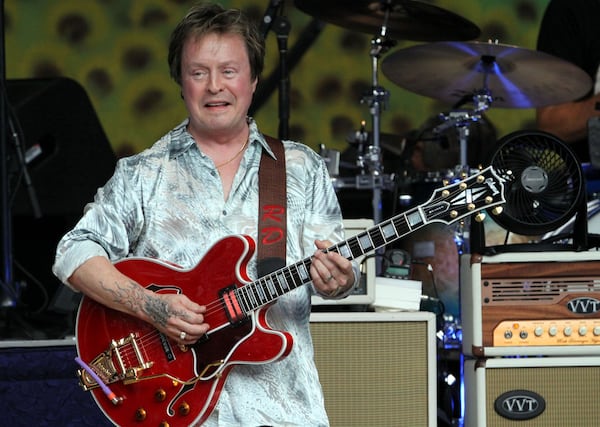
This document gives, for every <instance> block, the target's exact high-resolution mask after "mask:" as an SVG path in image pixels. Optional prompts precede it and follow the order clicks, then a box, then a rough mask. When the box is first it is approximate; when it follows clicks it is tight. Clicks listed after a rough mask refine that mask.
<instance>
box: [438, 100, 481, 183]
mask: <svg viewBox="0 0 600 427" xmlns="http://www.w3.org/2000/svg"><path fill="white" fill-rule="evenodd" d="M491 100H492V97H491V95H490V93H489V91H488V90H487V89H484V90H482V91H479V92H477V93H476V94H475V95H473V103H474V105H475V106H474V108H473V109H472V110H454V111H451V112H450V113H448V114H440V116H439V117H440V118H441V119H442V120H444V122H443V123H442V124H440V125H438V126H436V127H435V128H434V129H433V133H435V134H441V133H443V132H445V131H446V130H448V129H450V128H453V127H454V128H456V130H457V132H458V138H459V142H460V165H459V168H460V169H461V170H460V172H467V173H468V172H469V165H468V163H467V140H468V139H469V126H470V125H471V123H474V122H478V121H479V120H481V118H482V116H481V115H482V113H483V112H485V111H486V110H487V109H488V108H489V106H490V103H491Z"/></svg>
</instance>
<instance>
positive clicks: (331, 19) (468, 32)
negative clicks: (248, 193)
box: [295, 0, 592, 224]
mask: <svg viewBox="0 0 600 427" xmlns="http://www.w3.org/2000/svg"><path fill="white" fill-rule="evenodd" d="M295 6H296V7H297V8H298V9H299V10H301V11H303V12H304V13H306V14H308V15H310V16H313V17H315V18H317V19H319V20H322V21H324V22H327V23H331V24H333V25H336V26H340V27H343V28H346V29H349V30H351V31H358V32H361V33H366V34H370V35H373V38H372V40H371V49H370V52H369V55H370V59H371V65H372V67H371V72H372V82H371V83H372V86H371V88H370V91H369V93H367V94H365V95H364V97H363V99H361V103H363V104H367V105H368V106H369V112H370V114H371V121H372V130H371V131H370V132H366V131H365V128H364V124H363V127H362V128H361V130H359V131H357V132H356V136H355V138H354V139H353V140H352V141H350V142H353V143H355V144H357V145H358V147H359V149H358V153H357V159H356V164H355V168H354V169H355V170H356V169H357V176H354V177H336V176H334V177H333V178H332V179H333V181H334V185H335V186H336V187H337V188H356V189H369V190H371V191H372V195H373V197H372V209H373V220H374V222H375V223H376V224H377V223H379V222H381V220H382V218H381V216H382V212H381V192H382V190H388V189H390V186H393V185H395V184H396V180H397V179H398V177H396V176H393V175H388V174H385V173H384V170H383V167H382V156H381V153H382V150H381V148H382V143H384V141H382V135H383V134H382V133H381V129H380V128H381V124H380V123H381V113H382V110H383V107H384V105H385V104H386V103H387V100H388V98H389V92H388V91H387V90H386V89H385V88H383V87H381V86H380V84H379V78H378V73H379V69H380V65H381V71H382V72H383V74H384V75H385V76H386V77H387V78H388V79H389V80H390V81H391V82H393V83H394V84H396V85H398V86H400V87H402V88H404V89H407V90H409V91H411V92H414V93H416V94H419V95H423V96H426V97H429V98H433V99H436V100H439V101H441V102H444V103H447V104H449V105H452V106H462V105H463V104H465V103H472V105H473V107H472V108H470V109H460V110H459V109H457V108H454V109H453V110H452V111H451V112H450V113H448V114H440V120H441V123H440V124H439V125H438V126H436V127H435V128H434V129H433V132H434V134H442V133H444V132H446V131H449V130H456V132H457V135H458V140H459V143H460V164H458V165H456V167H455V168H454V169H455V172H458V173H459V174H460V173H462V174H463V175H464V173H467V174H468V173H470V168H469V165H468V164H467V152H468V138H469V128H470V126H471V124H472V123H478V122H480V121H481V120H482V114H483V113H484V112H485V111H486V110H487V109H488V108H490V106H492V105H493V106H495V107H498V108H537V107H542V106H546V105H552V104H558V103H562V102H566V101H572V100H574V99H577V98H579V97H581V96H583V95H585V94H586V93H587V92H588V91H589V89H590V88H591V85H592V82H591V79H590V77H589V76H588V75H587V74H586V73H585V72H584V71H583V70H581V69H580V68H579V67H576V66H575V65H573V64H571V63H570V62H567V61H564V60H562V59H559V58H556V57H554V56H551V55H548V54H545V53H542V52H539V51H533V50H529V49H524V48H520V47H517V46H511V45H504V44H500V43H498V42H497V41H489V42H479V41H472V40H474V39H476V38H477V37H479V36H480V34H481V31H480V29H479V28H478V26H477V25H475V24H474V23H472V22H470V21H469V20H467V19H465V18H463V17H461V16H459V15H457V14H455V13H453V12H450V11H448V10H445V9H443V8H440V7H438V6H434V5H432V4H428V3H424V2H421V1H416V0H362V1H353V2H341V1H340V2H336V1H330V2H322V1H319V0H296V1H295ZM397 40H409V41H416V42H426V43H424V44H420V45H415V46H412V47H408V48H403V49H399V50H396V51H395V52H392V53H390V54H388V55H387V56H386V57H385V58H384V59H383V60H382V61H381V58H382V56H383V55H386V53H387V52H388V51H389V50H390V48H392V47H393V46H394V45H395V44H396V41H397ZM380 61H381V64H380ZM400 143H401V142H400V141H398V144H400ZM326 160H327V159H326ZM475 166H477V165H475ZM400 179H402V177H400Z"/></svg>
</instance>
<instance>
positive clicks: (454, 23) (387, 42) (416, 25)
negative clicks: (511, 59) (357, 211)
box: [295, 0, 481, 274]
mask: <svg viewBox="0 0 600 427" xmlns="http://www.w3.org/2000/svg"><path fill="white" fill-rule="evenodd" d="M295 3H296V6H297V7H298V8H299V9H300V10H302V11H304V12H306V13H308V14H309V15H312V16H316V17H318V18H319V19H323V20H324V21H327V22H331V23H333V24H335V25H340V26H342V27H346V28H349V29H351V30H354V31H363V32H367V33H369V34H373V33H375V32H376V31H377V33H376V35H375V36H374V37H373V38H372V40H371V49H370V52H369V55H370V57H371V74H372V85H371V90H370V93H368V94H365V95H364V96H363V98H362V99H361V101H360V102H361V103H362V104H368V106H369V112H370V114H371V120H372V128H373V133H372V140H371V144H370V145H369V146H368V147H366V149H365V150H363V151H364V152H361V154H360V156H359V158H358V159H357V162H358V165H359V168H360V169H361V171H362V175H361V176H359V177H356V181H355V185H356V186H357V188H358V186H360V185H363V184H364V183H366V186H368V187H371V189H372V192H373V196H372V209H373V220H374V222H375V223H376V224H378V223H380V222H381V220H382V213H381V211H382V204H381V203H382V201H381V190H382V188H383V184H384V183H385V182H386V178H387V177H386V176H385V175H383V167H382V162H381V145H380V136H381V121H380V118H381V112H382V110H383V109H384V107H385V106H386V105H387V101H388V99H389V93H388V92H387V91H386V90H385V89H384V88H383V87H381V86H380V85H379V82H378V76H377V74H378V70H379V57H380V56H381V55H382V54H384V53H386V52H387V51H388V50H389V48H391V47H393V46H394V45H395V44H396V42H395V41H394V40H392V39H390V38H388V36H392V37H393V38H394V39H398V38H407V39H413V40H422V41H429V40H448V39H455V40H469V39H474V38H476V37H478V36H479V34H480V32H481V31H480V29H479V28H478V27H477V26H476V25H475V24H473V23H471V22H469V21H468V20H466V19H464V18H462V17H460V16H458V15H455V14H453V13H451V12H448V11H445V10H444V9H441V8H438V7H436V6H432V5H429V4H426V3H422V2H418V1H410V0H383V1H364V2H358V1H356V2H343V3H342V4H340V5H337V4H334V2H326V3H324V2H322V1H319V0H302V1H296V2H295ZM367 174H368V175H369V177H368V178H366V177H367ZM342 182H343V180H342ZM381 254H382V252H381V250H380V255H381ZM377 273H378V274H379V273H381V263H380V262H378V265H377Z"/></svg>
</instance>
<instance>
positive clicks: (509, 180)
mask: <svg viewBox="0 0 600 427" xmlns="http://www.w3.org/2000/svg"><path fill="white" fill-rule="evenodd" d="M490 164H491V165H492V166H493V167H494V170H495V171H496V173H497V174H498V175H499V176H500V177H501V178H502V179H503V181H504V184H505V193H506V194H505V197H506V205H505V207H504V210H503V212H502V213H501V214H500V215H497V216H493V218H494V221H496V222H497V223H498V224H499V225H500V226H502V227H503V228H505V229H507V230H509V231H511V232H513V233H517V234H523V235H537V234H543V233H547V232H549V231H552V230H554V229H556V228H557V227H560V226H561V225H563V224H564V223H565V222H567V221H568V220H569V219H570V218H571V217H573V215H574V214H575V212H576V211H577V208H578V206H579V204H580V203H581V202H582V200H583V194H584V188H585V186H584V182H583V174H582V170H581V166H580V165H579V162H578V160H577V158H576V156H575V154H574V153H573V151H572V150H571V149H570V148H569V147H568V146H567V145H566V144H565V143H564V142H562V141H561V140H560V139H558V138H557V137H555V136H554V135H552V134H549V133H546V132H541V131H518V132H513V133H511V134H509V135H506V136H505V137H503V138H501V139H500V140H499V141H498V148H497V149H496V150H495V152H494V153H493V154H492V157H491V161H490Z"/></svg>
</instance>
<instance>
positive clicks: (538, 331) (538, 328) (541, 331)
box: [533, 326, 544, 337]
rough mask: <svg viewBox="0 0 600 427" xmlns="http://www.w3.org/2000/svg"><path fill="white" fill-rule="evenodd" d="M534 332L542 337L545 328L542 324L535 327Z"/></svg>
mask: <svg viewBox="0 0 600 427" xmlns="http://www.w3.org/2000/svg"><path fill="white" fill-rule="evenodd" d="M533 333H534V334H535V336H536V337H541V336H542V335H543V333H544V328H542V327H541V326H538V327H537V328H535V330H534V331H533Z"/></svg>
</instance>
